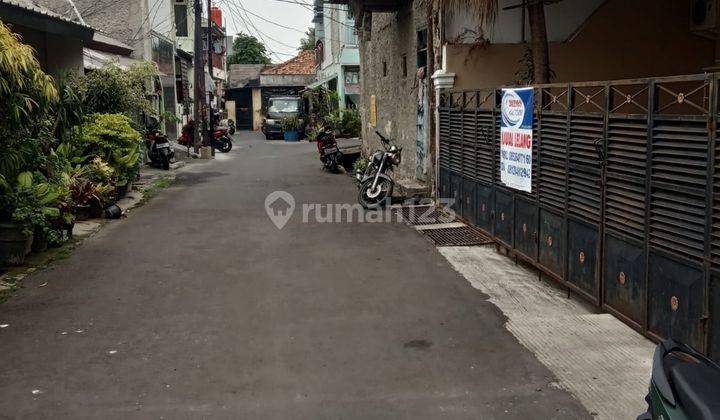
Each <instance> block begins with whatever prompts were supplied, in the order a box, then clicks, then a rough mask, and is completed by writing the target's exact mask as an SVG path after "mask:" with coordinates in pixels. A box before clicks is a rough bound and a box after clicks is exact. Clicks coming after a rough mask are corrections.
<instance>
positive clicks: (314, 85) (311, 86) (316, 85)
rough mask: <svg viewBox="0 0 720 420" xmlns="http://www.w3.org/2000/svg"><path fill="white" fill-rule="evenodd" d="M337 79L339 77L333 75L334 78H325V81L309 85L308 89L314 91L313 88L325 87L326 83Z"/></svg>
mask: <svg viewBox="0 0 720 420" xmlns="http://www.w3.org/2000/svg"><path fill="white" fill-rule="evenodd" d="M337 77H338V76H337V74H333V75H332V76H330V77H327V78H325V79H322V80H318V81H317V82H313V83H310V84H309V85H307V89H312V88H316V87H318V86H322V85H324V84H325V83H328V82H329V81H331V80H332V79H337Z"/></svg>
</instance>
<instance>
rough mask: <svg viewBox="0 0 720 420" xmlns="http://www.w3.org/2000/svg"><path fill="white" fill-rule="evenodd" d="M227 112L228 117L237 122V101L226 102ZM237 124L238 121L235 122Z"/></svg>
mask: <svg viewBox="0 0 720 420" xmlns="http://www.w3.org/2000/svg"><path fill="white" fill-rule="evenodd" d="M225 111H226V112H227V117H228V118H230V119H231V120H233V121H235V101H225ZM235 124H237V121H235Z"/></svg>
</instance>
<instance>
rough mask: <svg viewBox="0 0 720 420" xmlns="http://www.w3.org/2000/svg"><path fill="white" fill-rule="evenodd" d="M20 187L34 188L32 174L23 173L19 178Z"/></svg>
mask: <svg viewBox="0 0 720 420" xmlns="http://www.w3.org/2000/svg"><path fill="white" fill-rule="evenodd" d="M17 182H18V186H19V187H20V188H32V185H33V177H32V172H28V171H26V172H22V173H20V175H18V177H17Z"/></svg>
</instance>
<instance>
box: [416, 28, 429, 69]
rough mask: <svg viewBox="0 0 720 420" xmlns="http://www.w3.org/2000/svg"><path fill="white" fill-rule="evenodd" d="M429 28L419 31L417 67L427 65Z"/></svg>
mask: <svg viewBox="0 0 720 420" xmlns="http://www.w3.org/2000/svg"><path fill="white" fill-rule="evenodd" d="M427 42H428V37H427V29H421V30H419V31H417V68H422V67H425V66H427Z"/></svg>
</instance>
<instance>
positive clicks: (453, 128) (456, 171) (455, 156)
mask: <svg viewBox="0 0 720 420" xmlns="http://www.w3.org/2000/svg"><path fill="white" fill-rule="evenodd" d="M461 102H462V94H457V95H452V97H451V106H452V108H451V109H450V194H449V195H448V198H449V199H450V200H452V205H451V207H452V209H453V210H454V211H456V212H457V211H459V210H460V208H459V205H458V203H459V199H460V194H461V187H462V165H463V161H462V158H463V151H462V149H463V148H462V129H463V124H462V105H461Z"/></svg>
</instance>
